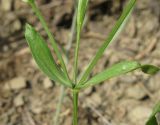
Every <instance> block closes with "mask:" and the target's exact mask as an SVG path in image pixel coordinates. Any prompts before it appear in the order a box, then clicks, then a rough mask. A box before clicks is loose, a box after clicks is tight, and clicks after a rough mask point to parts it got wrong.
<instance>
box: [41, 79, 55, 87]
mask: <svg viewBox="0 0 160 125" xmlns="http://www.w3.org/2000/svg"><path fill="white" fill-rule="evenodd" d="M43 86H44V88H45V89H49V88H51V87H53V83H52V81H51V80H50V79H49V78H45V79H44V81H43Z"/></svg>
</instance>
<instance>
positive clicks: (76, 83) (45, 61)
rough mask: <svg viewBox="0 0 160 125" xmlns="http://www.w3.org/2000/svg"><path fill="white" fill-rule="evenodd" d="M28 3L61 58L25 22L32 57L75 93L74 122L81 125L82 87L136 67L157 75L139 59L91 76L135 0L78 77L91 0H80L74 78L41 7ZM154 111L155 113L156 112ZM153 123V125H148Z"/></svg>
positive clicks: (151, 66)
mask: <svg viewBox="0 0 160 125" xmlns="http://www.w3.org/2000/svg"><path fill="white" fill-rule="evenodd" d="M24 1H25V2H27V3H29V4H30V5H31V6H32V9H33V10H34V12H35V14H36V15H37V17H38V18H39V20H40V22H41V23H42V26H43V27H44V29H45V31H46V33H47V35H48V37H49V40H50V42H51V44H52V47H53V49H54V52H55V54H56V56H57V58H58V60H59V61H60V66H59V65H57V64H56V62H55V60H54V58H53V56H52V54H51V52H50V50H49V48H48V46H47V44H46V42H45V40H44V39H43V38H42V37H41V35H40V34H39V33H38V32H37V31H36V30H35V29H34V28H33V27H32V26H31V25H29V24H26V30H25V38H26V40H27V42H28V45H29V47H30V49H31V52H32V55H33V58H34V59H35V61H36V63H37V64H38V66H39V68H40V69H41V70H42V71H43V72H44V73H45V74H46V75H47V76H48V77H49V78H50V79H52V80H54V81H56V82H58V83H60V84H62V85H64V86H66V87H69V88H70V89H71V90H72V93H73V125H78V94H79V91H80V90H81V89H85V88H87V87H89V86H92V85H96V84H99V83H101V82H102V81H104V80H108V79H110V78H112V77H115V76H119V75H122V74H125V73H128V72H131V71H134V70H136V69H141V71H142V72H144V73H147V74H155V73H157V72H158V71H159V70H160V68H159V67H156V66H153V65H141V64H140V63H139V62H137V61H123V62H120V63H118V64H115V65H113V66H111V67H110V68H107V69H106V70H104V71H102V72H101V73H98V74H97V75H95V76H93V77H92V78H90V77H89V75H90V73H91V71H92V69H93V68H94V66H95V65H96V64H97V62H98V60H99V59H100V58H101V56H102V55H103V53H104V51H105V50H106V48H107V47H108V45H109V44H110V43H111V42H112V41H113V40H114V39H115V38H116V37H117V35H118V33H119V32H120V31H121V29H122V28H123V26H124V24H125V23H126V21H127V19H128V17H129V16H130V14H131V12H132V10H133V8H134V6H135V3H136V0H130V1H129V3H128V5H127V6H126V7H125V8H124V11H123V13H122V15H121V16H120V18H119V20H118V21H117V23H116V24H115V26H114V27H113V29H112V31H111V32H110V34H109V36H108V37H107V39H106V40H105V41H104V43H103V44H102V46H101V47H100V48H99V49H98V51H97V53H96V55H95V56H94V58H93V59H92V60H91V62H90V63H89V65H88V67H87V68H86V70H85V71H84V73H83V74H82V76H81V77H80V79H78V78H79V77H78V73H77V71H78V52H79V44H80V35H81V31H82V27H83V22H84V17H85V13H86V10H87V5H88V0H78V6H77V16H76V17H77V25H76V30H77V35H76V49H75V59H74V68H73V69H74V74H73V79H70V77H69V75H68V72H67V68H66V64H65V63H64V60H63V58H62V55H61V52H60V50H59V48H58V46H57V43H56V41H55V40H54V37H53V36H52V34H51V32H50V31H49V28H48V26H47V24H46V22H45V20H44V18H43V16H42V15H41V13H40V10H39V9H38V7H37V6H36V4H35V1H34V0H24ZM153 114H154V113H153ZM148 125H151V124H148Z"/></svg>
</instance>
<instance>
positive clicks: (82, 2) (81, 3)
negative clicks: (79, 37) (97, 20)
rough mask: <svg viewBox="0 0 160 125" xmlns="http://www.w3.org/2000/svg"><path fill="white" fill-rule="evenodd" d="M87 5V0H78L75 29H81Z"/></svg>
mask: <svg viewBox="0 0 160 125" xmlns="http://www.w3.org/2000/svg"><path fill="white" fill-rule="evenodd" d="M87 5H88V0H78V11H77V30H78V32H80V31H81V28H82V25H83V21H84V17H85V13H86V9H87Z"/></svg>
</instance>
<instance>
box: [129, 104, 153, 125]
mask: <svg viewBox="0 0 160 125" xmlns="http://www.w3.org/2000/svg"><path fill="white" fill-rule="evenodd" d="M151 113H152V109H151V108H148V107H145V106H137V107H135V108H133V109H132V110H131V111H130V112H129V114H128V118H129V119H130V121H131V122H133V123H136V124H137V125H140V124H141V125H143V124H145V122H146V121H147V119H148V118H149V116H150V115H151Z"/></svg>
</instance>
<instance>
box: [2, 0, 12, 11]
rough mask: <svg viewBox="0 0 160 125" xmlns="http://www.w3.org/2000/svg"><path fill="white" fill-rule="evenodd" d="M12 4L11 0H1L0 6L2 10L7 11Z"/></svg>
mask: <svg viewBox="0 0 160 125" xmlns="http://www.w3.org/2000/svg"><path fill="white" fill-rule="evenodd" d="M11 6H12V0H2V1H1V7H2V9H3V10H4V11H9V10H10V9H11Z"/></svg>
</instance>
